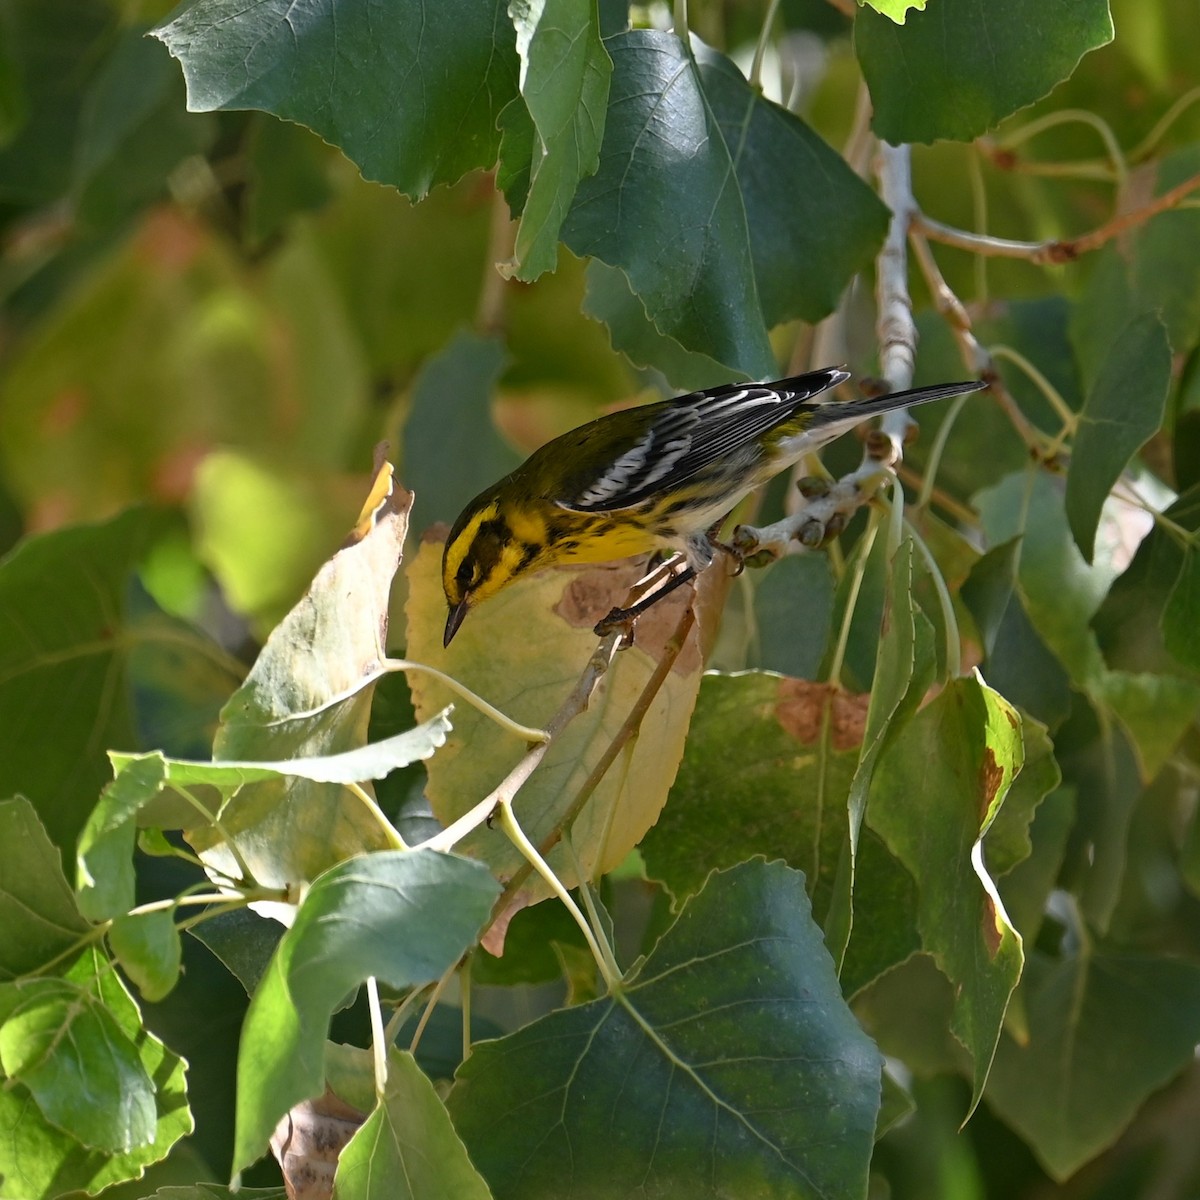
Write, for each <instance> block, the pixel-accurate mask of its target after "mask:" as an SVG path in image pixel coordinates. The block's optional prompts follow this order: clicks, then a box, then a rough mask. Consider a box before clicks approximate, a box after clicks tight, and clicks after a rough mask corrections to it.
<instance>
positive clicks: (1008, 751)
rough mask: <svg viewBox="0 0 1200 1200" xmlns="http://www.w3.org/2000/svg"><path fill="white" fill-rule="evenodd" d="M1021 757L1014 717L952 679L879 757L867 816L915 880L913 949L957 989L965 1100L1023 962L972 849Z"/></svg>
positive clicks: (977, 1091) (974, 682) (977, 1086)
mask: <svg viewBox="0 0 1200 1200" xmlns="http://www.w3.org/2000/svg"><path fill="white" fill-rule="evenodd" d="M1023 753H1024V751H1023V746H1022V741H1021V723H1020V717H1019V716H1018V715H1017V713H1016V711H1015V710H1014V709H1013V708H1012V707H1011V706H1010V705H1009V704H1008V703H1007V702H1006V701H1005V700H1004V699H1003V698H1002V697H1001V696H999V695H998V694H997V693H995V692H993V691H991V690H990V689H988V688H987V687H985V686H984V685H983V683H982V682H981V681H980V680H979V679H978V678H977V677H976V678H965V679H955V680H952V681H951V682H950V683H948V684H947V685H946V687H945V688H944V689H943V690H942V692H941V693H940V694H939V695H938V696H937V697H936V698H935V699H934V700H933V701H931V702H930V703H929V704H928V705H927V706H926V707H925V708H924V709H923V710H922V711H921V712H920V713H918V714H917V716H916V717H915V718H914V719H913V720H912V721H911V722H910V723H909V725H908V727H907V728H906V730H905V734H904V737H903V738H900V739H898V740H897V741H896V742H894V743H893V744H892V745H891V746H890V747H888V749H887V750H885V752H884V754H883V757H882V760H881V762H880V765H879V768H878V770H877V772H876V782H875V786H874V789H873V791H872V794H871V804H870V808H869V809H868V811H867V819H868V820H869V821H870V823H871V826H872V827H873V828H874V829H875V830H876V831H877V832H879V833H880V834H881V835H882V836H883V838H884V840H885V841H886V842H887V843H888V846H889V848H890V849H891V850H892V852H893V853H894V854H895V855H896V857H897V858H898V859H899V860H900V861H901V862H902V863H903V864H904V865H905V866H906V867H907V868H908V870H909V871H910V872H911V873H912V875H913V878H914V879H915V880H916V881H917V891H918V908H917V922H918V926H919V928H920V931H921V943H922V946H923V948H924V949H925V950H927V951H928V952H929V953H930V954H932V955H933V957H934V959H935V961H936V962H937V964H938V966H939V967H940V968H941V970H942V971H943V972H944V973H945V974H946V976H947V977H948V978H949V979H950V981H951V983H952V984H953V985H954V988H955V1004H954V1017H953V1020H952V1022H951V1028H952V1029H953V1032H954V1035H955V1036H956V1037H957V1038H958V1039H959V1041H961V1042H962V1044H963V1045H964V1046H965V1047H966V1048H967V1051H968V1052H969V1054H970V1055H971V1060H972V1063H973V1068H974V1069H973V1080H974V1087H973V1102H978V1099H979V1096H980V1095H981V1094H982V1091H983V1085H984V1082H985V1080H986V1079H987V1074H988V1068H989V1066H990V1065H991V1060H992V1055H993V1054H994V1053H995V1048H996V1041H997V1039H998V1038H999V1036H1000V1028H1001V1023H1002V1021H1003V1019H1004V1012H1005V1009H1006V1008H1007V1007H1008V999H1009V996H1010V994H1011V993H1012V990H1013V988H1014V987H1015V986H1016V983H1017V980H1018V978H1019V977H1020V974H1021V963H1022V954H1021V940H1020V937H1019V936H1018V935H1017V933H1016V932H1015V931H1014V930H1013V929H1012V927H1011V925H1010V924H1009V922H1008V918H1007V916H1006V915H1005V913H1004V909H1003V907H1002V906H1001V905H1000V903H999V896H998V893H997V892H996V888H995V885H994V884H993V883H992V881H991V879H990V877H989V876H988V875H987V873H986V871H985V869H984V866H983V862H982V855H981V854H980V853H979V847H978V843H979V842H980V839H982V837H983V836H984V835H985V834H986V833H987V831H988V829H989V828H990V827H991V825H992V823H993V821H994V820H995V818H996V814H997V812H998V811H999V809H1000V806H1001V804H1003V803H1004V800H1005V797H1006V795H1007V794H1008V791H1009V789H1010V788H1011V786H1012V783H1013V780H1014V779H1015V778H1016V777H1017V774H1018V772H1019V771H1020V770H1021V767H1022V764H1023V762H1024V758H1023ZM914 805H917V806H918V807H917V808H914ZM977 855H978V857H977ZM972 1106H973V1105H972Z"/></svg>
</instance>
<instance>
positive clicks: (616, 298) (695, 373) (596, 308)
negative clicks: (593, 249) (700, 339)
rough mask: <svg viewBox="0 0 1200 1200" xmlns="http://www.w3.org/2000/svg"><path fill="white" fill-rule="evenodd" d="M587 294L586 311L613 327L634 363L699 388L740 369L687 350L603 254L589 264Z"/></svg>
mask: <svg viewBox="0 0 1200 1200" xmlns="http://www.w3.org/2000/svg"><path fill="white" fill-rule="evenodd" d="M585 278H586V279H587V292H586V293H585V295H584V298H583V312H584V315H585V316H588V317H591V318H592V320H594V321H600V322H603V324H605V325H606V326H607V327H608V335H609V338H610V339H611V341H612V346H613V349H614V350H620V351H621V353H622V354H624V355H625V357H626V358H628V359H629V361H630V362H631V363H633V364H634V366H637V367H646V368H649V369H652V370H656V371H659V372H661V374H662V375H663V376H664V377H665V378H666V379H667V380H668V382H669V383H670V384H671V385H672V386H673V387H676V388H678V389H679V390H680V391H688V392H690V391H696V390H698V389H700V388H705V387H712V386H713V385H715V384H718V383H724V382H728V381H729V378H730V375H731V373H732V374H739V375H740V377H741V378H743V379H746V378H749V376H748V375H747V373H746V372H744V371H743V372H734V371H733V369H732V368H731V367H727V366H725V365H723V364H722V363H719V362H717V360H716V359H714V358H710V357H709V355H707V354H702V353H700V352H699V351H693V350H685V349H684V348H683V346H681V345H680V344H679V342H677V341H676V340H675V339H674V338H673V337H669V336H668V335H667V334H665V333H661V332H659V330H658V329H657V328H656V327H655V325H654V323H653V322H652V321H651V320H650V318H649V317H648V316H647V315H646V309H645V308H644V307H643V305H642V302H641V301H640V300H639V299H638V298H637V296H635V295H634V294H633V292H632V291H631V290H630V285H629V276H628V275H626V274H625V272H624V271H622V270H621V269H620V268H618V267H610V266H608V265H607V264H606V263H602V262H601V261H600V260H599V259H598V258H593V259H592V260H591V262H589V263H588V265H587V272H586V276H585Z"/></svg>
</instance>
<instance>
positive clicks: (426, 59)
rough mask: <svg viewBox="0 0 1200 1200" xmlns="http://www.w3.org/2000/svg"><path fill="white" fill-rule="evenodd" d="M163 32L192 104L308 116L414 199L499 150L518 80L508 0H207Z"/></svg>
mask: <svg viewBox="0 0 1200 1200" xmlns="http://www.w3.org/2000/svg"><path fill="white" fill-rule="evenodd" d="M154 34H155V36H156V37H157V38H159V39H160V40H161V41H163V42H164V43H166V46H167V49H169V50H170V51H171V53H172V54H173V55H174V56H175V57H176V58H177V59H179V62H180V65H181V66H182V67H183V73H184V78H185V79H186V80H187V85H188V107H189V109H191V110H192V111H193V112H211V111H213V110H216V109H242V108H258V109H263V110H264V111H266V112H270V113H274V114H275V115H276V116H277V117H282V118H283V119H284V120H287V121H296V122H298V123H299V124H301V125H307V126H308V127H309V128H310V129H312V130H314V131H315V132H316V133H318V134H320V135H321V137H322V138H324V139H325V141H327V142H331V143H333V145H335V146H337V147H339V148H340V149H341V150H342V151H343V152H344V153H345V154H346V156H347V157H348V158H350V159H352V160H353V161H354V162H355V163H356V164H357V165H358V167H359V169H360V170H361V171H362V173H363V174H364V175H365V176H366V177H367V178H368V179H373V180H376V181H378V182H380V183H390V184H392V185H393V186H395V187H397V188H399V189H400V190H401V191H402V192H404V193H406V194H407V195H409V196H411V197H412V198H413V199H414V200H420V199H421V198H423V197H424V196H425V195H426V193H427V192H428V191H429V189H430V188H431V187H433V186H435V185H436V184H439V183H453V182H454V181H455V180H456V179H458V178H459V177H460V176H462V175H463V174H465V173H466V172H467V171H469V170H471V169H473V168H475V167H489V166H491V165H492V163H493V162H495V160H496V150H497V146H498V142H499V134H498V132H497V130H496V118H497V117H498V116H499V114H500V110H501V109H502V108H503V107H504V105H505V104H507V103H508V101H509V100H510V99H511V98H512V96H513V95H514V94H515V92H516V85H517V57H516V50H515V46H514V35H513V28H512V24H511V23H510V21H509V20H508V16H507V13H506V12H505V7H504V3H503V0H492V2H491V3H488V4H482V5H479V4H471V5H467V6H465V7H463V6H460V5H451V4H439V5H435V6H432V7H430V6H428V5H426V4H423V3H421V2H420V0H399V2H397V3H394V4H389V5H387V6H386V7H384V8H380V7H379V6H378V5H375V4H371V3H369V2H368V0H349V2H343V3H339V4H338V5H337V6H336V8H335V7H334V6H333V5H319V6H315V7H309V8H306V9H301V10H298V9H296V8H295V6H294V5H292V4H290V3H288V0H263V2H261V3H258V4H254V5H251V6H246V5H244V4H238V3H235V2H234V0H199V2H198V3H195V4H192V5H191V6H190V7H189V8H187V9H186V10H184V11H183V12H182V13H180V14H179V15H178V16H177V17H175V19H174V20H172V21H170V22H168V23H167V24H165V25H162V26H160V27H159V28H158V29H156V30H155V31H154Z"/></svg>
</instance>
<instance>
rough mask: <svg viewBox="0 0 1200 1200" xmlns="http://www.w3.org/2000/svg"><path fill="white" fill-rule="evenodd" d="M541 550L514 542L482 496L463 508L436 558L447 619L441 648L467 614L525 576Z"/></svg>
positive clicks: (492, 503) (512, 534)
mask: <svg viewBox="0 0 1200 1200" xmlns="http://www.w3.org/2000/svg"><path fill="white" fill-rule="evenodd" d="M543 548H544V544H543V545H539V544H538V543H534V542H529V541H526V540H524V539H523V538H521V537H519V536H518V535H517V534H516V533H515V532H514V531H513V528H512V526H511V525H510V524H509V522H508V520H506V518H505V517H503V516H502V515H501V514H500V507H499V505H498V504H497V502H496V500H495V499H488V498H487V496H486V494H485V496H482V497H480V498H479V500H477V501H475V502H474V503H473V504H470V505H468V506H467V508H466V510H465V511H464V512H463V514H462V516H461V517H459V519H458V521H457V522H456V523H455V526H454V528H453V529H452V530H451V531H450V537H449V540H448V541H447V542H446V549H445V552H444V554H443V555H442V590H443V591H444V592H445V593H446V604H447V605H448V606H449V609H450V613H449V616H448V617H447V619H446V634H445V641H444V644H445V645H447V646H448V645H450V639H451V638H452V637H454V635H455V633H457V632H458V627H459V626H460V625H461V624H462V623H463V620H464V619H465V617H466V615H467V613H468V612H470V611H471V609H473V608H474V607H475V606H476V605H477V604H480V603H482V602H483V601H484V600H486V599H488V597H490V596H494V595H495V594H496V593H497V592H499V591H500V590H501V589H502V588H504V587H507V586H508V584H510V583H511V582H512V581H513V580H514V579H516V578H518V577H519V576H520V575H522V574H523V573H524V572H526V571H527V570H529V569H530V568H531V567H532V566H533V565H534V563H535V561H536V560H537V559H538V557H539V556H540V552H541V550H542V549H543Z"/></svg>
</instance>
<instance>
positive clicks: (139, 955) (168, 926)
mask: <svg viewBox="0 0 1200 1200" xmlns="http://www.w3.org/2000/svg"><path fill="white" fill-rule="evenodd" d="M108 944H109V946H111V947H112V952H113V954H115V955H116V957H117V961H118V962H119V963H120V964H121V968H122V969H123V970H124V972H125V974H126V975H128V976H129V978H130V979H132V980H133V982H134V983H136V984H137V986H138V990H139V991H140V992H141V993H142V995H143V996H144V997H145V998H146V999H147V1000H152V1001H153V1000H161V999H162V998H163V997H164V996H166V995H168V994H169V993H170V991H171V989H172V988H173V987H174V986H175V984H176V983H177V982H178V981H179V966H180V960H181V958H182V955H183V949H182V947H181V945H180V941H179V930H178V929H176V928H175V913H174V911H173V910H171V909H163V910H161V911H159V912H145V913H138V914H136V915H128V916H122V917H117V919H116V920H115V921H113V924H112V928H111V929H110V930H109V932H108Z"/></svg>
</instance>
